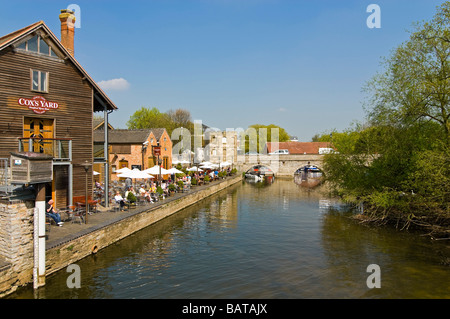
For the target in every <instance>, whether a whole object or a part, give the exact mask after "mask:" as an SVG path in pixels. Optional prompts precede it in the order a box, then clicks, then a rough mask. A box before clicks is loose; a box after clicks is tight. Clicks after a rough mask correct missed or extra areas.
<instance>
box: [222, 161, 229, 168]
mask: <svg viewBox="0 0 450 319" xmlns="http://www.w3.org/2000/svg"><path fill="white" fill-rule="evenodd" d="M230 165H231V163H230V162H228V161H225V162H222V163H220V166H221V167H223V166H230Z"/></svg>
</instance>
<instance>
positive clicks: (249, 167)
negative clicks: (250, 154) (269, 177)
mask: <svg viewBox="0 0 450 319" xmlns="http://www.w3.org/2000/svg"><path fill="white" fill-rule="evenodd" d="M255 168H258V169H261V168H262V170H261V172H267V171H268V172H271V173H272V174H273V175H275V171H274V170H273V169H272V167H270V165H268V164H265V163H261V164H255V163H253V164H249V165H246V166H244V167H243V170H242V171H243V172H244V173H248V172H250V171H252V170H253V169H255Z"/></svg>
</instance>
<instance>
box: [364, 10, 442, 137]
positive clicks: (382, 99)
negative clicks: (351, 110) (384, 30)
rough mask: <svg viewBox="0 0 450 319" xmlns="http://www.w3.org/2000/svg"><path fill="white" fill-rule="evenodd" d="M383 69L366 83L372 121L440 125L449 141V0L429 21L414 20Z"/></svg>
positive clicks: (394, 123)
mask: <svg viewBox="0 0 450 319" xmlns="http://www.w3.org/2000/svg"><path fill="white" fill-rule="evenodd" d="M385 66H386V68H385V71H384V72H383V73H381V74H378V75H377V76H375V77H374V79H373V80H372V81H371V82H369V83H368V85H367V86H366V88H365V90H366V91H367V92H368V93H370V94H371V98H370V100H369V106H370V108H371V109H370V111H369V117H370V119H371V120H372V121H373V123H378V124H389V125H395V126H398V125H408V124H410V123H414V122H417V121H419V120H430V121H435V122H437V123H439V124H440V125H441V128H442V130H443V132H444V134H445V136H446V137H445V138H446V142H447V144H448V143H449V142H450V135H449V134H450V122H449V117H450V109H449V102H450V2H445V3H443V4H442V5H441V7H440V8H439V7H438V12H437V13H436V15H435V16H434V18H433V19H432V20H431V21H430V22H425V23H418V24H417V25H416V31H415V32H412V33H411V36H410V38H409V40H408V41H406V42H405V43H403V44H402V45H400V46H399V47H398V48H397V49H396V50H394V52H393V53H392V55H391V56H390V58H388V59H386V61H385Z"/></svg>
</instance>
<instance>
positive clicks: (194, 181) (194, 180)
mask: <svg viewBox="0 0 450 319" xmlns="http://www.w3.org/2000/svg"><path fill="white" fill-rule="evenodd" d="M191 185H197V179H196V178H195V177H192V178H191Z"/></svg>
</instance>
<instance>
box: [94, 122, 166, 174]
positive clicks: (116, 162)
mask: <svg viewBox="0 0 450 319" xmlns="http://www.w3.org/2000/svg"><path fill="white" fill-rule="evenodd" d="M99 126H101V124H99ZM104 136H105V133H104V130H102V129H97V130H94V148H95V150H98V151H96V152H95V156H100V157H103V149H102V145H103V144H104V141H105V139H104ZM108 145H109V147H110V148H109V163H110V165H111V171H110V175H111V178H110V179H111V180H118V179H119V177H117V175H116V170H118V169H121V168H123V167H128V168H130V169H133V168H138V169H140V170H145V169H147V168H150V167H153V166H155V165H157V164H158V155H157V154H158V153H157V150H156V149H155V148H156V147H159V150H160V152H159V160H160V161H161V167H163V168H166V169H169V168H171V167H172V141H171V139H170V136H169V134H168V133H167V131H166V129H164V128H153V129H137V130H128V129H110V130H108ZM96 169H98V171H99V172H100V173H101V174H102V175H103V174H104V170H103V169H102V167H96ZM100 179H101V180H102V177H100Z"/></svg>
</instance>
